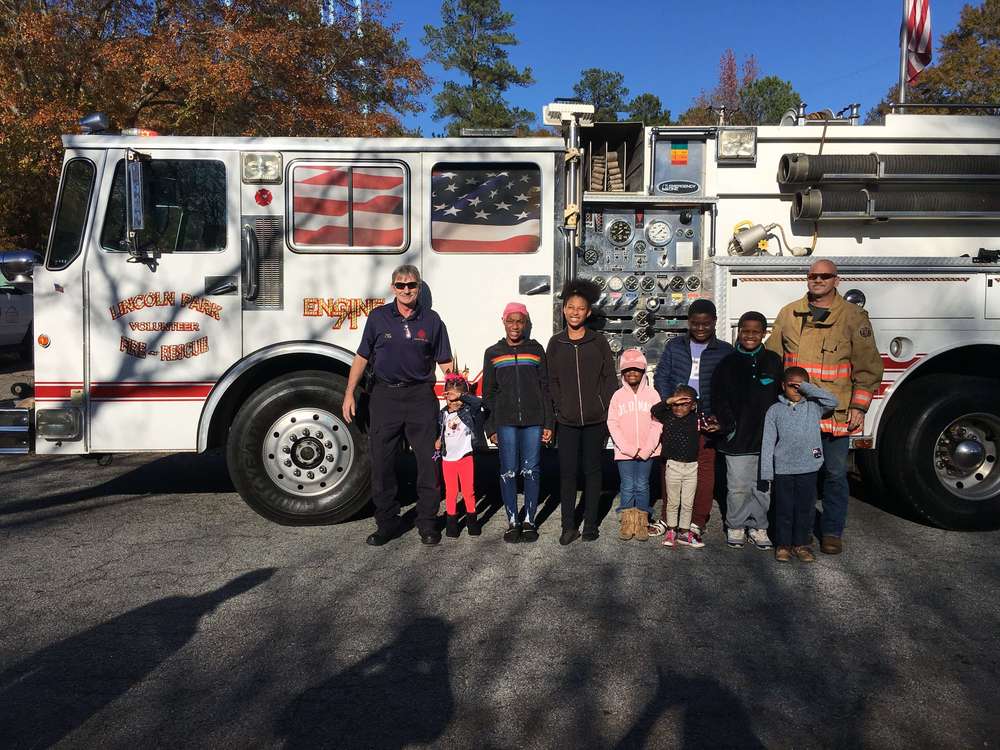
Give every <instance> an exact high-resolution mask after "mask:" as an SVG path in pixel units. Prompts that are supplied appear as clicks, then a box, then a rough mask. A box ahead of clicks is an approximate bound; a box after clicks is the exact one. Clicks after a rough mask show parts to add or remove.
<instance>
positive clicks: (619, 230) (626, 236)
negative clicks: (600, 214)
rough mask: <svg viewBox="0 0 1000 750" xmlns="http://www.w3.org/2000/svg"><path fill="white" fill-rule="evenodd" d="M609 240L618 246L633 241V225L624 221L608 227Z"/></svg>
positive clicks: (612, 223)
mask: <svg viewBox="0 0 1000 750" xmlns="http://www.w3.org/2000/svg"><path fill="white" fill-rule="evenodd" d="M608 239H609V240H611V241H612V242H613V243H614V244H616V245H624V244H626V243H627V242H628V241H629V240H630V239H632V225H631V224H629V223H628V222H627V221H624V220H622V219H617V220H615V221H612V222H611V224H609V225H608Z"/></svg>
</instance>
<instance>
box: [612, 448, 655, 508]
mask: <svg viewBox="0 0 1000 750" xmlns="http://www.w3.org/2000/svg"><path fill="white" fill-rule="evenodd" d="M615 463H616V464H618V476H620V477H621V480H622V481H621V488H620V489H619V491H618V497H619V500H618V511H619V512H621V511H623V510H628V509H629V508H638V509H639V510H642V511H645V512H646V513H649V512H650V507H649V469H650V467H651V466H652V464H653V462H652V461H651V460H649V459H646V460H645V461H640V460H638V459H635V458H632V459H629V460H627V461H615Z"/></svg>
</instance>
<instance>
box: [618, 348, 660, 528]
mask: <svg viewBox="0 0 1000 750" xmlns="http://www.w3.org/2000/svg"><path fill="white" fill-rule="evenodd" d="M618 369H619V370H620V371H621V376H622V382H623V385H622V387H621V388H619V389H618V390H617V391H616V392H615V395H614V396H613V397H612V398H611V406H610V407H609V409H608V432H610V433H611V440H612V441H613V442H614V444H615V463H616V464H617V465H618V474H619V476H620V477H621V490H620V492H619V497H620V499H619V504H618V513H619V517H620V519H621V530H620V531H619V532H618V538H619V539H632V538H633V537H634V538H635V539H639V540H642V541H645V540H646V539H648V538H649V532H648V530H647V528H646V526H647V524H648V522H649V512H650V508H649V473H650V469H651V467H652V464H653V462H652V460H651V459H652V457H653V456H656V455H659V453H660V430H661V429H662V428H663V425H661V424H660V423H659V422H657V421H656V420H654V419H653V418H652V416H651V415H650V413H649V410H650V409H651V408H652V407H653V406H654V405H656V404H657V403H659V401H660V395H659V394H658V393H657V392H656V391H655V390H654V389H653V388H652V387H651V386H650V385H648V384H647V383H646V358H645V357H644V356H643V355H642V352H641V351H639V350H638V349H626V350H625V351H623V352H622V356H621V360H620V361H619V365H618Z"/></svg>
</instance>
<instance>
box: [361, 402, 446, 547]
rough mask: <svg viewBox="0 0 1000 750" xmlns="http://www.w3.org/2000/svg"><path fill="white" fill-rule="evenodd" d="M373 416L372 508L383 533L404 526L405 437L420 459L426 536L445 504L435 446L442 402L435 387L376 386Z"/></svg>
mask: <svg viewBox="0 0 1000 750" xmlns="http://www.w3.org/2000/svg"><path fill="white" fill-rule="evenodd" d="M369 413H370V416H371V421H370V433H369V437H368V445H369V455H370V456H371V462H372V502H373V503H374V504H375V523H376V524H377V526H378V529H379V531H380V532H385V533H393V532H394V531H395V530H396V526H397V524H398V523H399V500H397V499H396V494H397V491H398V489H399V485H398V483H397V481H396V456H397V455H398V454H399V449H400V441H401V440H402V438H403V436H404V435H405V436H406V440H407V441H408V442H409V444H410V446H411V447H412V448H413V454H414V456H415V457H416V459H417V530H418V531H419V532H420V533H421V534H426V533H428V532H430V531H432V530H433V529H434V528H435V519H436V518H437V511H438V506H439V505H440V502H441V491H440V488H439V485H438V474H437V466H436V465H435V463H434V441H435V439H436V438H437V432H438V425H437V415H438V400H437V397H436V396H435V395H434V385H433V384H432V383H419V384H416V385H404V386H399V387H396V388H392V387H389V386H388V385H385V384H384V383H376V385H375V388H374V390H373V391H372V395H371V401H370V406H369Z"/></svg>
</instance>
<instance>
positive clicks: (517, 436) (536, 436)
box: [497, 425, 542, 524]
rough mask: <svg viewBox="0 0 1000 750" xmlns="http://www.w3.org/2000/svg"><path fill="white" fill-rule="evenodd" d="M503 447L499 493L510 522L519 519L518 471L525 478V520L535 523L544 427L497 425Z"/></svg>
mask: <svg viewBox="0 0 1000 750" xmlns="http://www.w3.org/2000/svg"><path fill="white" fill-rule="evenodd" d="M497 441H498V442H499V448H500V497H502V498H503V504H504V507H505V508H506V509H507V522H508V523H517V522H518V513H517V475H518V474H519V473H520V475H521V477H522V479H524V520H525V521H526V522H527V523H530V524H534V523H535V513H536V512H537V511H538V488H539V486H540V484H541V478H542V471H541V453H542V427H541V425H535V426H533V427H513V426H511V425H502V426H500V427H497Z"/></svg>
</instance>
